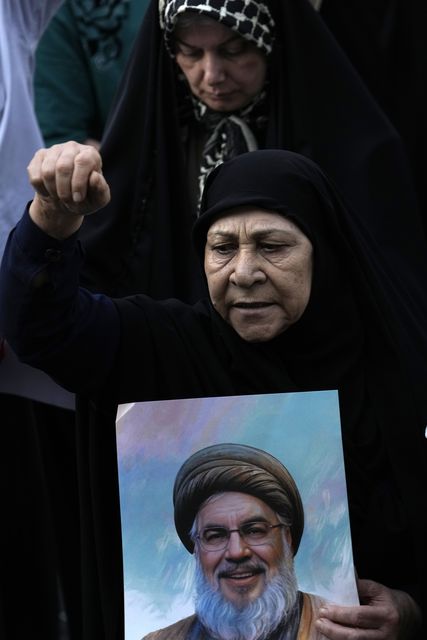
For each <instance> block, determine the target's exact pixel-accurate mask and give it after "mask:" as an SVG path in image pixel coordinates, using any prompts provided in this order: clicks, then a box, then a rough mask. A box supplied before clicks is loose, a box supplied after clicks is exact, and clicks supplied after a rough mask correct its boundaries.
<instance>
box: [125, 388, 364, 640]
mask: <svg viewBox="0 0 427 640" xmlns="http://www.w3.org/2000/svg"><path fill="white" fill-rule="evenodd" d="M116 433H117V456H118V469H119V486H120V509H121V523H122V544H123V566H124V601H125V630H126V640H140V639H142V638H145V636H147V635H148V636H149V637H151V636H150V634H152V633H153V632H155V631H156V630H158V629H163V628H164V627H168V625H173V624H174V623H176V622H177V621H180V620H183V619H187V618H189V619H191V616H193V617H194V612H195V583H197V575H196V574H197V567H196V565H197V562H195V556H197V555H198V554H197V553H196V549H197V548H198V547H199V546H200V554H199V555H203V554H205V556H206V558H207V559H208V561H209V562H212V558H213V557H214V555H215V551H216V547H220V549H222V548H226V547H227V551H226V552H224V553H228V551H229V549H228V547H229V545H231V544H233V545H237V546H239V545H242V547H245V543H246V541H247V543H248V549H250V551H251V553H252V552H254V556H256V557H257V558H259V557H260V556H261V560H259V562H260V563H261V565H260V566H264V565H262V562H264V561H265V558H264V560H263V559H262V556H263V549H264V548H265V547H266V546H267V547H268V543H269V541H270V542H271V541H272V540H273V536H277V540H280V539H281V538H280V536H281V535H282V533H279V532H278V531H276V530H279V529H283V530H285V531H288V529H287V525H288V524H290V528H289V539H290V540H292V543H291V547H290V548H292V545H293V552H292V554H291V555H292V556H293V557H292V558H291V560H292V566H293V571H294V574H295V581H296V584H297V588H298V593H304V594H314V598H317V599H319V601H320V602H322V601H323V600H326V601H330V602H335V603H338V604H344V605H353V604H358V602H359V601H358V596H357V589H356V583H355V573H354V566H353V556H352V545H351V532H350V524H349V516H348V505H347V493H346V482H345V470H344V459H343V451H342V440H341V426H340V414H339V404H338V394H337V392H336V391H334V390H331V391H319V392H298V393H278V394H265V395H250V396H231V397H212V398H197V399H182V400H171V401H158V402H141V403H134V404H128V405H121V406H120V407H119V410H118V413H117V423H116ZM224 452H225V455H224ZM230 452H231V453H230ZM246 452H249V459H248V460H249V461H248V460H246ZM224 459H225V460H226V461H225V462H224ZM258 461H259V464H258ZM224 464H226V469H225V470H224V468H223V465H224ZM218 465H222V468H221V473H220V474H219V473H218V474H216V468H217V466H218ZM239 465H243V467H242V468H244V473H246V475H242V473H241V472H240V471H236V470H237V469H238V466H239ZM259 467H261V468H262V469H261V470H262V473H263V474H264V475H265V474H267V475H268V477H271V478H272V482H273V484H274V483H275V481H276V479H277V482H278V486H279V489H280V490H279V492H278V493H279V494H280V495H282V493H283V492H282V493H281V491H282V485H283V481H282V476H283V474H286V477H289V478H290V482H292V483H293V485H292V486H293V487H294V488H293V489H292V491H293V493H292V492H291V498H290V501H291V503H292V504H291V507H289V505H288V506H287V507H286V508H288V507H289V510H290V511H291V512H292V513H293V515H292V516H291V518H290V521H289V523H288V522H286V514H285V520H282V519H281V518H280V513H281V512H282V510H281V508H280V504H279V507H278V508H277V509H276V507H275V503H274V500H276V498H273V502H271V500H270V498H269V497H268V496H267V494H266V496H267V497H264V494H263V493H262V492H261V493H259V492H258V488H256V489H253V488H251V487H255V486H256V487H258V485H259V484H260V483H259V482H255V475H254V474H255V470H256V471H257V472H258V471H259ZM204 468H206V469H208V471H209V473H208V474H207V473H205V471H204ZM212 469H213V471H212ZM276 469H277V470H278V471H277V472H276ZM253 470H254V471H253ZM212 473H213V474H214V484H213V485H212V481H211V480H209V482H211V485H212V487H214V488H212V487H211V485H209V486H210V487H211V489H209V490H208V489H206V478H207V477H208V476H209V478H210V475H211V474H212ZM197 474H199V476H200V477H199V476H198V475H197ZM209 474H210V475H209ZM215 474H216V475H215ZM225 474H228V475H225ZM190 475H191V477H192V480H191V482H190V481H189V480H188V478H189V477H190ZM196 476H197V478H196ZM201 477H202V481H200V478H201ZM219 477H221V483H222V484H221V485H220V484H218V478H219ZM225 477H227V478H229V479H230V480H223V478H225ZM263 477H264V476H263ZM194 478H196V480H197V482H196V480H195V479H194ZM236 478H238V479H237V480H236ZM252 480H254V481H252ZM229 481H230V482H231V483H232V484H230V485H228V484H227V482H229ZM197 483H198V484H197ZM280 483H282V484H280ZM284 484H285V485H286V478H285V481H284ZM189 487H190V488H189ZM215 487H216V488H215ZM218 487H219V489H218ZM262 491H263V489H262ZM198 492H205V494H206V495H203V496H202V495H200V500H199V499H198V498H199V496H198ZM274 492H275V493H277V491H276V489H275V490H274ZM209 493H215V494H216V495H219V498H218V500H219V502H218V504H216V503H215V502H212V504H211V503H210V502H209V500H211V497H210V496H209ZM190 494H191V496H190V498H188V495H190ZM247 494H250V495H249V497H248V496H247ZM283 494H284V495H285V498H286V500H287V499H288V494H289V492H288V493H287V488H286V487H285V490H284V493H283ZM224 495H225V498H224ZM271 495H272V494H271ZM183 496H184V497H183ZM233 496H235V497H236V499H238V501H237V502H235V503H233V502H232V498H233ZM242 496H243V500H242V499H241V498H242ZM295 496H296V497H295ZM206 497H208V500H207V503H208V506H207V507H206V506H205V502H203V501H204V500H205V498H206ZM297 499H298V501H299V502H298V504H297ZM221 500H223V501H224V500H225V501H226V502H227V501H228V502H230V500H231V509H232V514H231V516H230V518H231V519H230V518H229V517H228V516H227V518H228V519H226V521H225V524H224V522H223V521H222V520H221V518H220V521H219V522H218V523H217V522H216V520H215V518H217V516H216V515H214V514H215V513H217V512H218V508H217V507H218V506H220V507H221V509H222V511H223V505H222V502H221ZM239 500H240V501H239ZM280 500H281V498H280V499H279V503H280ZM246 502H248V504H249V507H250V508H252V503H254V504H255V503H256V504H258V503H259V504H261V507H265V513H268V515H267V516H266V517H265V518H264V516H263V517H262V518H258V516H257V518H256V520H257V522H256V523H255V525H254V524H253V522H249V524H248V522H247V520H253V519H255V517H252V516H251V517H250V518H246V520H245V521H244V522H243V524H242V523H241V522H240V521H238V520H236V508H235V506H233V504H234V505H235V504H237V511H239V509H240V504H241V503H242V504H246ZM273 503H274V504H273ZM224 504H225V503H224ZM212 505H213V506H212ZM265 505H267V506H265ZM295 505H297V506H295ZM298 505H299V506H298ZM270 507H271V508H270ZM215 509H216V511H215ZM222 511H220V513H221V514H222ZM276 511H277V512H278V513H279V515H278V516H277V518H278V519H276V515H277V514H275V512H276ZM295 511H297V512H298V513H297V515H295ZM208 513H209V516H208ZM251 513H252V512H251ZM263 513H264V512H263ZM195 514H196V515H195ZM196 516H197V517H196ZM193 519H194V524H193ZM217 519H218V518H217ZM260 520H262V522H261V525H260V522H259V521H260ZM212 522H213V524H212ZM230 523H231V524H230ZM283 523H285V524H283ZM191 526H193V529H194V531H195V532H193V533H190V529H191ZM273 530H274V531H273ZM233 532H234V533H233ZM236 532H237V533H236ZM262 536H264V537H262ZM267 537H268V540H267ZM264 538H265V540H267V542H266V541H265V540H264ZM199 543H200V545H199ZM215 545H216V547H215ZM252 545H253V546H252ZM257 545H259V546H257ZM263 545H264V546H263ZM221 553H223V552H221ZM242 553H243V552H242ZM248 553H249V552H248ZM264 555H265V554H264ZM267 561H268V558H267ZM223 562H226V560H223ZM205 564H206V563H205ZM201 566H202V568H203V563H202V565H201ZM236 566H237V565H236ZM251 566H255V565H254V564H253V563H252V565H251ZM257 566H258V565H257ZM259 572H261V569H259ZM253 573H255V572H253ZM227 579H228V582H229V583H234V584H236V583H237V582H240V585H246V584H248V585H251V584H253V583H255V582H256V580H258V582H259V579H258V576H254V575H247V574H246V573H245V574H244V573H243V570H241V571H240V572H239V571H237V570H236V571H235V572H234V574H233V573H232V574H228V578H227ZM224 582H227V580H225V579H224ZM240 585H239V586H240ZM247 590H248V589H246V590H245V591H247ZM240 591H242V589H240ZM310 597H311V596H310ZM196 617H197V616H196ZM152 637H153V638H157V635H156V634H154V635H153V636H152ZM161 637H162V636H159V638H161ZM165 637H166V636H165ZM167 637H169V636H167ZM170 637H173V635H172V636H170ZM176 637H177V638H178V637H180V636H179V634H176ZM183 637H184V636H183ZM186 637H188V636H186ZM195 637H197V636H195Z"/></svg>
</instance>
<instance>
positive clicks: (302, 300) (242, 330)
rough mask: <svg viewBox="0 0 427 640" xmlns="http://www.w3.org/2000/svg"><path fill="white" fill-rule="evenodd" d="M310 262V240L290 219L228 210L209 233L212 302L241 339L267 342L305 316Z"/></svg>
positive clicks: (254, 210)
mask: <svg viewBox="0 0 427 640" xmlns="http://www.w3.org/2000/svg"><path fill="white" fill-rule="evenodd" d="M312 261H313V247H312V244H311V242H310V240H309V239H308V238H307V236H306V235H305V234H304V233H303V232H302V231H301V230H300V229H299V227H297V226H296V224H294V223H293V222H292V221H291V220H288V219H287V218H284V217H283V216H281V215H279V214H278V213H272V212H270V211H266V210H263V209H258V208H255V207H240V208H238V209H234V210H231V211H230V212H227V213H226V214H225V215H224V216H223V217H221V218H220V219H219V220H217V221H216V222H214V223H213V224H212V225H211V227H210V228H209V231H208V235H207V242H206V248H205V273H206V277H207V281H208V286H209V294H210V298H211V300H212V304H213V305H214V307H215V309H216V310H217V311H218V313H219V314H220V315H221V316H222V318H223V319H224V320H225V321H226V322H228V324H230V325H231V326H232V327H233V328H234V329H235V331H236V332H237V333H238V334H239V335H240V337H241V338H243V339H244V340H247V341H248V342H266V341H268V340H271V339H272V338H275V337H276V336H277V335H279V334H280V333H282V332H283V331H285V330H286V329H288V327H290V326H291V325H292V324H294V323H295V322H297V320H299V318H300V317H301V316H302V314H303V313H304V311H305V308H306V307H307V304H308V301H309V298H310V293H311V280H312Z"/></svg>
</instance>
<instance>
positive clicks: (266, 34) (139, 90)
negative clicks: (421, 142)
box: [82, 0, 422, 301]
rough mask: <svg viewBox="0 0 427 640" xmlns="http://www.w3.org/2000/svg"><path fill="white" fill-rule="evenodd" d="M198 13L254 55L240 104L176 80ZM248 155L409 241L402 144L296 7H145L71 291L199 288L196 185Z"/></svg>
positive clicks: (285, 0)
mask: <svg viewBox="0 0 427 640" xmlns="http://www.w3.org/2000/svg"><path fill="white" fill-rule="evenodd" d="M199 14H201V17H202V19H203V20H204V21H205V24H206V21H207V22H209V21H211V22H212V23H213V24H214V25H216V26H220V27H221V28H222V29H225V30H226V31H227V30H228V31H229V34H231V35H232V36H233V35H235V34H236V33H237V34H238V35H239V36H240V39H238V42H239V43H240V46H243V45H245V44H246V46H248V47H252V50H257V51H258V52H259V54H260V55H261V56H263V57H264V60H265V64H266V75H265V82H264V85H263V86H262V88H261V89H260V90H259V91H258V93H257V94H256V95H255V96H251V101H250V102H249V104H245V105H244V106H243V107H241V106H240V105H239V106H238V107H236V105H232V104H231V103H229V104H228V105H227V104H225V103H223V104H220V103H219V102H217V103H216V105H215V104H214V103H209V100H208V99H206V96H201V97H200V96H196V95H195V94H194V91H192V89H194V87H193V85H192V84H191V81H190V80H189V79H188V77H187V78H185V77H184V76H185V71H184V70H183V68H182V66H180V65H179V64H178V58H179V54H180V53H182V50H180V44H179V43H178V44H177V33H178V35H179V36H180V33H179V30H178V32H177V31H176V29H177V28H178V27H179V24H180V20H182V18H183V16H184V17H185V18H188V16H189V15H190V16H193V19H194V16H195V15H197V16H198V17H199V18H200V15H199ZM241 15H244V16H245V19H244V20H240V19H239V18H240V16H241ZM177 25H178V27H177ZM254 26H255V30H254ZM256 28H257V29H258V31H257V30H256ZM180 37H181V39H182V36H180ZM184 41H186V38H184ZM234 46H236V44H235V45H234ZM186 52H187V53H188V49H187V50H185V49H184V53H186ZM193 53H194V52H193ZM205 53H206V50H205ZM232 53H234V54H235V53H236V52H232ZM221 86H222V85H221ZM224 86H226V85H225V84H224ZM228 86H229V85H227V87H228ZM219 91H222V89H219ZM197 97H199V98H200V99H197ZM228 109H231V110H228ZM223 116H225V117H223ZM236 120H238V121H239V123H238V124H236ZM242 121H243V124H242ZM218 127H219V129H218ZM242 132H243V133H242ZM221 136H225V142H226V144H225V146H224V147H223V148H222V149H220V150H218V144H217V143H218V140H220V137H221ZM209 140H210V141H211V142H212V144H208V142H209ZM220 146H221V145H220ZM212 147H213V148H212ZM254 148H276V149H277V148H279V149H290V150H293V151H296V152H298V153H301V154H303V155H305V156H307V157H310V158H312V159H313V160H315V161H316V162H318V163H319V164H320V166H322V167H323V168H324V170H325V171H327V172H328V175H330V176H331V178H332V179H333V180H334V181H335V182H336V184H337V185H338V186H339V188H340V190H341V192H342V193H343V194H344V196H345V197H346V200H347V201H348V202H350V203H351V205H352V210H353V215H355V216H357V217H358V218H359V219H360V220H361V221H362V224H369V225H371V224H372V223H371V220H375V219H376V211H377V210H378V209H380V210H381V211H382V213H383V215H384V218H385V219H387V218H388V217H393V215H394V214H395V212H398V211H403V210H404V211H405V212H406V215H407V219H408V222H409V224H411V225H412V226H413V228H414V233H418V232H419V233H420V236H421V234H422V230H421V225H420V223H419V221H418V211H417V204H416V202H415V197H414V191H413V186H412V184H411V177H410V172H409V168H408V162H407V158H406V156H405V154H404V152H403V147H402V144H401V141H400V139H399V138H398V136H397V134H396V132H395V131H394V129H393V128H392V127H391V125H390V124H389V122H388V120H387V119H386V118H385V117H384V115H383V114H382V112H381V111H380V110H379V108H378V107H377V105H376V103H375V102H374V100H373V99H372V98H371V96H370V95H369V92H368V91H367V90H366V88H365V86H364V85H363V83H362V82H361V81H360V79H359V77H358V75H357V74H356V72H355V71H354V69H353V67H352V66H351V65H350V64H349V62H348V60H347V58H346V57H345V55H344V54H343V53H342V51H341V50H340V48H339V47H338V45H337V44H336V42H335V40H334V39H333V37H332V36H331V35H330V33H329V31H328V30H327V28H326V27H325V25H324V23H323V21H322V20H321V18H320V17H319V16H318V15H317V13H316V12H315V11H314V9H313V8H312V6H311V5H310V3H309V2H308V0H265V1H264V2H259V1H258V0H251V1H250V2H246V1H244V0H233V2H225V1H224V0H210V1H209V3H207V2H205V1H202V2H199V1H197V0H185V1H184V0H164V1H162V2H161V3H160V9H159V6H158V0H153V1H152V3H151V5H150V7H149V8H148V10H147V13H146V15H145V19H144V22H143V25H142V28H141V31H140V34H139V37H138V40H137V42H136V45H135V48H134V52H133V56H132V58H131V60H130V63H129V65H128V69H127V73H126V74H125V77H124V80H123V83H122V85H121V88H120V89H119V91H118V95H117V100H116V103H115V106H114V108H113V110H112V113H111V116H110V119H109V124H108V125H107V130H106V134H105V136H104V140H103V144H102V156H103V164H104V172H105V175H106V177H107V180H108V182H109V184H110V186H111V190H112V200H111V203H110V205H109V206H108V207H107V210H106V211H104V212H103V213H102V215H101V214H95V215H94V216H91V218H90V219H89V220H88V222H87V224H86V225H85V227H84V230H83V232H82V233H83V235H82V242H83V245H84V247H85V250H86V260H85V265H84V269H83V280H82V282H83V284H84V285H85V286H88V287H89V288H92V289H94V290H97V291H99V290H101V291H104V292H106V293H108V294H110V295H127V294H129V293H139V292H144V293H147V294H148V295H151V296H153V297H155V298H164V297H169V296H176V297H178V298H180V299H183V300H186V301H194V300H196V299H198V297H199V296H200V293H201V292H203V293H205V292H204V283H203V280H202V279H201V277H200V273H199V270H198V266H197V260H196V259H195V256H194V254H193V252H192V247H191V243H190V241H189V238H190V230H191V227H192V225H193V222H194V220H195V218H196V216H197V200H198V195H199V193H198V191H199V190H198V184H197V179H198V177H199V176H202V177H203V175H204V172H205V170H206V165H207V163H208V161H209V158H211V162H213V164H214V163H215V162H216V160H217V159H218V153H219V156H220V159H221V160H224V159H227V158H230V157H234V156H235V155H238V154H239V153H242V152H244V151H250V150H253V149H254ZM418 227H419V230H417V231H415V229H417V228H418ZM371 228H372V231H373V233H376V229H375V228H374V227H371ZM183 248H185V251H184V252H183V251H182V250H183ZM183 254H184V255H183Z"/></svg>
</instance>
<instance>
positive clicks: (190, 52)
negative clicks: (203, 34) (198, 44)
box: [177, 44, 201, 58]
mask: <svg viewBox="0 0 427 640" xmlns="http://www.w3.org/2000/svg"><path fill="white" fill-rule="evenodd" d="M177 53H180V54H181V55H182V56H184V58H199V57H200V55H201V51H200V49H191V48H190V47H186V46H185V45H182V44H179V45H178V46H177Z"/></svg>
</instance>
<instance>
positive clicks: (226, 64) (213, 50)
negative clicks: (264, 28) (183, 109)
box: [175, 18, 267, 111]
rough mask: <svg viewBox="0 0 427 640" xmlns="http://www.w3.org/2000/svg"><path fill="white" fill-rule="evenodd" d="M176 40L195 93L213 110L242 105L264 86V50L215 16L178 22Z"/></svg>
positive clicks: (178, 51) (179, 54)
mask: <svg viewBox="0 0 427 640" xmlns="http://www.w3.org/2000/svg"><path fill="white" fill-rule="evenodd" d="M175 44H176V61H177V63H178V65H179V67H180V68H181V70H182V72H183V73H184V75H185V77H186V79H187V82H188V84H189V86H190V89H191V91H192V93H193V94H194V95H195V96H196V97H197V98H198V99H199V100H201V101H202V102H204V104H206V105H207V106H208V107H210V108H211V109H213V110H214V111H235V110H238V109H241V108H242V107H245V106H246V105H247V104H249V102H250V101H251V100H252V99H253V98H254V97H255V96H256V95H258V94H259V93H260V91H261V89H262V88H263V86H264V82H265V77H266V71H267V61H266V57H265V55H264V53H263V52H262V51H260V49H258V48H257V47H256V46H255V45H254V44H252V43H251V42H249V41H248V40H246V39H245V38H242V37H241V36H239V35H238V34H237V33H235V32H234V31H232V30H231V29H229V28H228V27H226V26H225V25H223V24H221V23H219V22H216V21H215V20H213V19H210V18H206V19H204V20H203V22H201V23H200V24H197V23H195V24H192V25H191V26H187V27H185V28H182V27H179V26H177V28H176V29H175Z"/></svg>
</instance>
